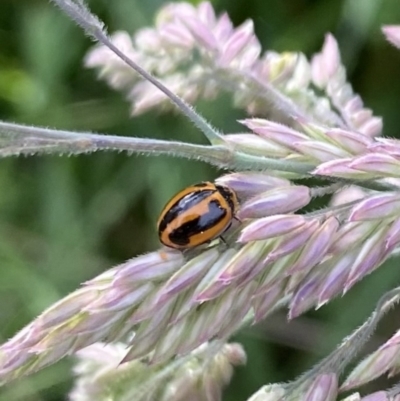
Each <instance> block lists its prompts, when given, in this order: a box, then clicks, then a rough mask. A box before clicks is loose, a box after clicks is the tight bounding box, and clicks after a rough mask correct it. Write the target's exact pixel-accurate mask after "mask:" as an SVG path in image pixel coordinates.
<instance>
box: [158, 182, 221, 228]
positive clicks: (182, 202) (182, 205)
mask: <svg viewBox="0 0 400 401" xmlns="http://www.w3.org/2000/svg"><path fill="white" fill-rule="evenodd" d="M213 192H215V191H214V190H211V189H210V190H199V191H196V192H190V193H189V194H187V195H185V196H184V197H183V198H180V199H178V200H177V201H176V202H175V203H174V204H173V205H172V206H171V207H170V209H169V210H168V211H167V213H165V216H164V217H163V219H162V220H161V222H160V225H159V226H158V232H159V233H162V232H163V231H164V230H165V229H166V228H167V226H168V224H169V223H171V221H173V220H175V219H176V217H177V216H178V215H179V214H180V213H182V212H184V211H185V210H189V209H190V208H192V207H194V206H196V205H197V204H198V203H200V202H201V201H202V200H204V199H206V198H208V197H209V196H210V195H211V194H212V193H213Z"/></svg>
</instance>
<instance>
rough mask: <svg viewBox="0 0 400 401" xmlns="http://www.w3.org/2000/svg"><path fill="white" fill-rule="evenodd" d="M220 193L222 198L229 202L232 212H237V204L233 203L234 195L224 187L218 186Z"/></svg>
mask: <svg viewBox="0 0 400 401" xmlns="http://www.w3.org/2000/svg"><path fill="white" fill-rule="evenodd" d="M216 188H217V189H218V192H219V193H220V194H221V195H222V197H223V198H224V199H225V200H226V201H227V202H228V205H229V207H230V208H231V210H235V203H234V202H233V194H232V191H230V190H229V189H228V188H226V187H224V186H222V185H216Z"/></svg>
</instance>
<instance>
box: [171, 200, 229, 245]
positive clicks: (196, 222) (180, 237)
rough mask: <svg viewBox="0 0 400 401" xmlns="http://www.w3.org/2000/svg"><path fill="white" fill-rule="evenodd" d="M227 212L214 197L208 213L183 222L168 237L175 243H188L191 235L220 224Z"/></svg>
mask: <svg viewBox="0 0 400 401" xmlns="http://www.w3.org/2000/svg"><path fill="white" fill-rule="evenodd" d="M226 213H227V211H226V210H225V209H224V208H223V207H221V204H220V203H219V202H218V200H216V199H214V200H212V201H210V202H209V204H208V211H207V213H204V214H202V215H201V216H198V217H196V218H195V219H193V220H191V221H187V222H186V223H184V224H182V225H181V226H180V227H178V228H176V229H175V230H173V231H172V232H171V233H170V234H169V236H168V237H169V239H170V241H171V242H173V243H174V244H177V245H187V244H189V242H190V237H192V236H193V235H196V234H199V233H201V232H204V231H207V230H208V229H209V228H211V227H213V226H214V225H216V224H218V223H219V222H220V221H221V220H222V219H224V217H225V216H226Z"/></svg>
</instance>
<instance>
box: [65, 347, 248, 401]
mask: <svg viewBox="0 0 400 401" xmlns="http://www.w3.org/2000/svg"><path fill="white" fill-rule="evenodd" d="M125 353H126V345H125V344H122V343H113V344H103V343H96V344H93V345H91V346H90V347H87V348H84V349H83V350H81V351H79V352H78V353H77V358H78V362H77V364H76V366H75V368H74V373H75V375H76V377H77V379H76V381H75V385H74V388H73V389H72V391H71V392H70V394H69V399H70V401H92V400H98V401H102V400H104V401H106V400H110V399H112V400H115V401H125V400H128V399H135V400H138V401H152V400H156V399H158V400H165V401H167V400H175V401H180V400H187V399H202V400H206V401H214V400H215V401H217V400H220V399H221V392H222V389H223V387H224V386H226V385H227V384H228V383H229V381H230V379H231V377H232V374H233V367H234V366H237V365H242V364H244V363H245V362H246V356H245V353H244V351H243V349H242V347H241V346H240V345H239V344H235V343H232V344H223V345H219V346H218V347H215V344H207V343H205V344H203V345H202V346H201V347H199V348H198V349H196V350H194V351H192V352H191V353H190V355H188V356H187V357H185V358H183V359H181V360H177V361H175V362H174V363H173V366H168V365H159V366H157V367H155V366H151V365H149V364H148V363H146V361H144V360H143V361H141V360H135V361H132V362H127V363H125V364H122V365H121V364H120V362H121V359H122V358H123V355H124V354H125Z"/></svg>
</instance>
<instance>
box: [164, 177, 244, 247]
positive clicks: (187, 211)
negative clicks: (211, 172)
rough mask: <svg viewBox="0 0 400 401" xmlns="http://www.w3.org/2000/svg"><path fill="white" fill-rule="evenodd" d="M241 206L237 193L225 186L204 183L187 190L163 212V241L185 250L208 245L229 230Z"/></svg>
mask: <svg viewBox="0 0 400 401" xmlns="http://www.w3.org/2000/svg"><path fill="white" fill-rule="evenodd" d="M238 205H239V203H238V199H237V196H236V193H235V192H234V191H233V190H232V189H230V188H228V187H226V186H223V185H218V184H213V183H212V182H201V183H199V184H196V185H192V186H190V187H188V188H185V189H184V190H182V191H181V192H179V193H178V194H176V195H175V196H174V197H173V198H172V199H171V200H170V201H169V202H168V203H167V204H166V206H165V207H164V209H163V211H162V212H161V215H160V217H159V219H158V223H157V227H158V235H159V238H160V241H161V242H162V243H163V244H164V245H165V246H168V247H170V248H175V249H182V250H183V249H189V248H193V247H195V246H198V245H201V244H204V243H206V242H209V241H211V240H213V239H215V238H217V237H219V236H220V235H221V234H222V233H223V232H224V231H226V230H227V229H228V228H229V226H230V225H231V222H232V219H233V218H234V217H235V213H236V211H237V208H238Z"/></svg>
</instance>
